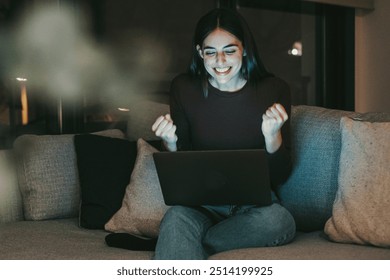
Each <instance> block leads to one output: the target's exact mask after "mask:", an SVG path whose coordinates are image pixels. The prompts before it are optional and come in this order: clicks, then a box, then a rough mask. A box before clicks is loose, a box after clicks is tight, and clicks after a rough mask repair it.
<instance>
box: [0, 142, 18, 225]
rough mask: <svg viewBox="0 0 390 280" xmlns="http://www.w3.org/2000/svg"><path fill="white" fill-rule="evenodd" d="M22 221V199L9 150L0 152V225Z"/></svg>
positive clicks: (11, 154)
mask: <svg viewBox="0 0 390 280" xmlns="http://www.w3.org/2000/svg"><path fill="white" fill-rule="evenodd" d="M20 220H23V211H22V197H21V194H20V191H19V186H18V181H17V178H16V172H15V166H14V158H13V153H12V151H11V150H0V223H6V222H13V221H20Z"/></svg>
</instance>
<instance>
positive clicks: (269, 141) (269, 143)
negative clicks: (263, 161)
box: [261, 103, 288, 153]
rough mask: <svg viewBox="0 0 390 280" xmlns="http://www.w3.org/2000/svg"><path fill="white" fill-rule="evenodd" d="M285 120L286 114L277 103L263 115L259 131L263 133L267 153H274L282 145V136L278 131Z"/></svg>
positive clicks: (286, 118)
mask: <svg viewBox="0 0 390 280" xmlns="http://www.w3.org/2000/svg"><path fill="white" fill-rule="evenodd" d="M287 120H288V115H287V112H286V110H285V109H284V107H283V106H282V105H280V104H279V103H275V104H273V105H272V106H271V107H269V108H268V109H267V111H266V112H265V113H264V114H263V123H262V125H261V131H262V132H263V135H264V138H265V144H266V149H267V151H268V152H270V153H273V152H275V151H276V150H277V149H279V147H280V145H281V144H282V134H281V131H280V130H281V128H282V126H283V124H284V123H285V122H286V121H287Z"/></svg>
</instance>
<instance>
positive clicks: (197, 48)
mask: <svg viewBox="0 0 390 280" xmlns="http://www.w3.org/2000/svg"><path fill="white" fill-rule="evenodd" d="M196 50H197V51H198V54H199V56H200V57H201V58H202V59H203V51H202V49H201V48H200V46H199V45H196Z"/></svg>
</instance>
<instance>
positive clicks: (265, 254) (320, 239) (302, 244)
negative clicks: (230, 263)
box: [210, 231, 390, 279]
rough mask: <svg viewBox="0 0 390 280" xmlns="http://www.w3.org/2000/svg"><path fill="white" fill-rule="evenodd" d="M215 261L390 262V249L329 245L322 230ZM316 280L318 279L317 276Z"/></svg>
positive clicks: (230, 253) (226, 254)
mask: <svg viewBox="0 0 390 280" xmlns="http://www.w3.org/2000/svg"><path fill="white" fill-rule="evenodd" d="M210 259H212V260H390V250H388V249H384V248H378V247H374V246H357V245H353V244H341V243H335V242H329V241H328V240H327V239H326V238H325V236H324V234H323V232H322V231H313V232H309V233H303V232H297V234H296V236H295V238H294V240H293V242H291V243H289V244H287V245H283V246H277V247H263V248H247V249H238V250H232V251H226V252H221V253H218V254H216V255H213V256H211V257H210ZM313 279H316V277H314V278H313Z"/></svg>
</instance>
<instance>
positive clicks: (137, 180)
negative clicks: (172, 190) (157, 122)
mask: <svg viewBox="0 0 390 280" xmlns="http://www.w3.org/2000/svg"><path fill="white" fill-rule="evenodd" d="M137 146H138V154H137V159H136V163H135V166H134V170H133V173H132V174H131V179H130V184H129V185H128V186H127V188H126V194H125V197H124V199H123V203H122V207H121V208H120V209H119V211H118V212H117V213H115V214H114V216H113V217H112V218H111V219H110V220H109V221H108V223H107V224H106V226H105V228H106V230H108V231H111V232H117V233H118V232H127V233H130V234H133V235H138V236H144V237H157V235H158V232H159V227H160V222H161V219H162V217H163V216H164V214H165V212H166V210H167V209H168V206H166V205H165V203H164V199H163V196H162V193H161V189H160V183H159V180H158V177H157V171H156V167H155V165H154V161H153V153H155V152H157V151H158V150H156V149H155V148H153V147H152V146H150V145H149V144H148V143H147V142H145V141H144V140H143V139H139V140H138V142H137Z"/></svg>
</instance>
